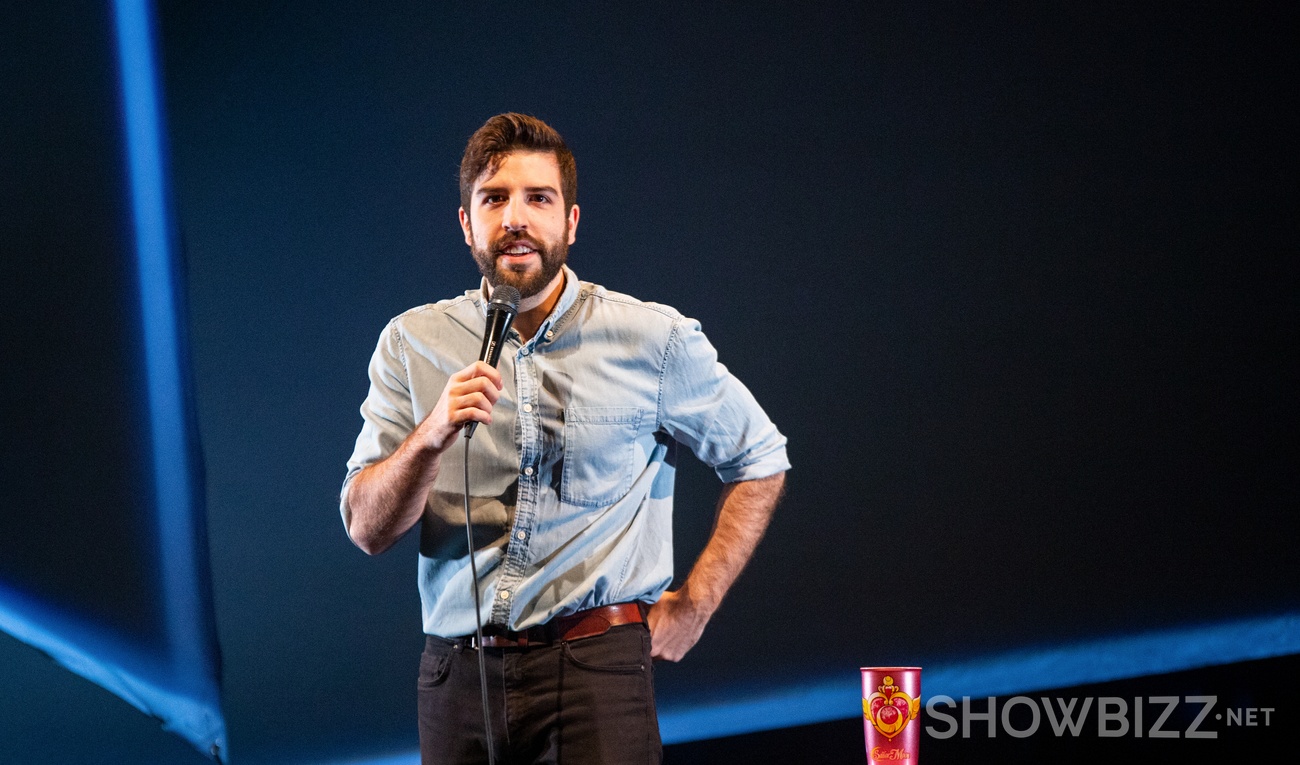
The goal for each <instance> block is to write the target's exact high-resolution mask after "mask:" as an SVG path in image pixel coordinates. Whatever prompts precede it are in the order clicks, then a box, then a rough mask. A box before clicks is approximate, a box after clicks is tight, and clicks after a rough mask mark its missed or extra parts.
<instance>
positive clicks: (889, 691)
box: [862, 675, 921, 739]
mask: <svg viewBox="0 0 1300 765" xmlns="http://www.w3.org/2000/svg"><path fill="white" fill-rule="evenodd" d="M920 711H921V700H920V699H914V698H912V697H911V696H909V695H907V693H905V692H904V691H903V689H902V688H899V687H898V686H897V685H894V678H892V677H890V676H889V675H885V678H884V683H883V684H881V685H880V686H879V689H878V690H877V691H875V692H874V693H872V694H871V695H870V696H868V697H866V698H865V699H863V700H862V714H864V715H866V718H867V719H868V720H870V721H871V725H872V727H874V728H875V729H876V730H878V731H880V733H881V735H883V736H884V737H885V738H889V739H892V738H893V737H894V736H897V735H898V734H899V733H900V732H901V731H902V730H903V728H906V727H907V724H908V723H909V722H910V721H911V720H912V718H914V717H916V716H917V715H918V714H920Z"/></svg>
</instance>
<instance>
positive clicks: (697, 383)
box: [341, 267, 790, 637]
mask: <svg viewBox="0 0 1300 765" xmlns="http://www.w3.org/2000/svg"><path fill="white" fill-rule="evenodd" d="M565 275H566V282H565V288H564V292H563V294H562V296H561V297H560V301H559V303H558V304H557V305H556V307H555V310H554V311H552V312H551V315H550V316H549V317H548V318H547V320H546V321H545V323H543V324H542V326H541V328H540V329H538V331H537V334H536V335H534V336H533V338H532V339H531V340H529V341H528V342H522V343H521V341H520V337H519V335H518V334H517V333H516V332H515V331H514V330H511V332H510V338H509V339H508V341H507V342H506V344H505V346H504V348H503V352H502V354H501V366H500V369H501V376H502V379H503V382H504V390H503V391H502V394H501V398H500V400H499V401H497V403H496V406H495V407H494V409H493V411H492V424H491V425H487V426H482V425H481V426H479V428H478V430H477V432H475V434H474V438H473V439H472V440H471V442H470V492H469V494H470V508H471V517H472V519H473V525H474V532H473V536H474V546H475V553H474V554H475V556H476V557H475V563H476V565H477V566H478V570H479V579H480V581H479V582H478V587H479V591H480V594H481V597H482V602H483V612H482V617H483V621H484V623H485V624H489V623H491V624H500V625H504V626H507V627H509V628H510V629H516V630H520V629H525V628H528V627H531V626H534V625H537V624H542V623H545V622H547V621H549V620H551V619H552V618H554V617H556V616H562V615H564V614H568V613H572V612H574V611H579V610H582V609H585V608H592V607H595V606H603V605H608V604H610V603H619V602H624V601H633V600H642V601H646V602H654V601H656V600H658V598H659V596H660V595H661V594H662V593H663V591H664V590H665V589H666V588H667V587H668V585H669V584H670V583H671V581H672V578H673V551H672V503H673V478H674V475H675V467H674V465H675V464H676V454H675V452H676V444H677V443H681V444H685V445H686V446H687V447H689V448H690V449H691V451H693V452H694V453H695V454H696V456H698V457H699V458H700V460H702V461H703V462H705V463H706V464H708V465H710V466H711V467H713V468H714V470H716V471H717V474H718V477H719V478H721V479H722V480H723V481H725V482H731V481H745V480H752V479H755V478H764V477H766V476H770V475H774V474H776V473H779V472H781V471H783V470H786V469H787V468H789V466H790V465H789V463H788V462H787V461H786V453H785V443H786V440H785V437H784V436H783V435H781V433H780V432H779V431H778V430H777V429H776V426H775V425H773V424H772V422H771V420H769V419H768V417H767V415H766V414H764V412H763V410H762V408H760V407H759V405H758V402H756V401H755V400H754V397H753V395H752V394H750V392H749V390H748V389H747V388H745V386H744V385H742V384H741V382H740V381H739V380H737V379H736V378H735V377H733V376H732V375H731V373H730V372H728V371H727V369H726V367H724V366H723V365H722V364H720V363H718V357H717V352H716V351H714V349H713V346H712V345H710V343H709V341H708V339H706V338H705V336H704V334H703V333H702V332H701V331H700V325H699V322H697V321H695V320H693V319H688V318H686V317H684V316H682V315H681V314H679V313H678V312H677V311H675V310H673V309H672V308H669V307H667V306H664V305H659V304H656V303H645V302H642V301H639V300H636V299H634V298H631V297H628V296H627V295H621V294H619V293H617V292H610V291H608V290H606V289H605V288H604V287H601V286H598V285H595V284H590V283H586V282H579V281H578V278H577V277H576V276H575V275H574V273H573V271H571V270H569V269H568V268H567V267H566V268H565ZM483 295H484V291H483V288H480V289H478V290H471V291H469V292H466V293H465V294H464V295H462V296H460V297H457V298H453V299H451V300H444V301H442V302H440V303H436V304H434V305H426V306H422V307H420V308H414V309H411V310H410V311H407V312H406V313H404V314H402V315H401V316H398V317H397V318H395V319H393V320H392V321H390V322H389V323H388V326H387V327H386V328H385V329H384V332H383V334H382V335H381V336H380V338H379V345H378V347H377V348H376V349H375V354H374V357H373V358H372V359H371V362H370V393H369V395H368V396H367V397H366V400H365V402H364V403H363V404H362V405H361V416H362V418H363V419H364V424H363V425H362V428H361V434H360V435H359V436H358V437H357V443H356V449H355V450H354V451H353V453H352V458H351V459H350V460H349V461H348V473H347V478H346V479H345V480H344V483H343V494H342V503H341V509H342V512H343V516H344V521H345V522H346V520H347V517H348V508H347V490H348V485H349V484H350V483H351V481H352V478H353V477H354V476H355V475H356V474H357V473H358V472H359V471H360V470H361V469H362V468H364V467H366V466H367V465H371V464H373V463H376V462H379V461H381V460H383V459H384V458H385V457H387V456H388V455H389V454H391V453H392V452H393V451H394V450H395V449H396V448H397V447H398V445H399V444H401V443H402V441H403V440H404V439H405V438H406V437H407V435H408V434H409V433H410V432H411V431H412V430H413V429H414V428H415V426H416V425H417V424H418V423H419V422H420V421H421V420H423V419H424V417H425V416H426V415H428V414H429V412H430V411H432V409H433V407H434V405H435V404H436V403H437V402H438V397H439V396H440V395H441V393H442V389H443V387H444V386H445V385H446V383H447V379H448V377H449V376H450V375H451V374H452V373H454V372H456V371H457V370H459V369H462V368H464V367H465V366H467V365H468V364H470V363H471V362H472V361H474V360H475V359H476V358H478V352H479V346H480V344H481V343H482V338H483V331H484V326H485V323H486V303H487V301H486V299H485V298H484V296H483ZM463 449H464V445H463V444H462V443H461V442H460V440H459V439H458V440H457V442H456V443H455V444H454V445H453V446H452V447H451V448H450V449H448V450H447V451H446V452H445V453H444V454H443V456H442V464H441V469H440V471H439V473H438V477H437V479H436V481H435V482H434V485H433V489H432V491H430V493H429V500H428V504H427V506H426V507H425V511H424V517H423V520H422V522H421V524H420V563H419V584H420V600H421V604H422V610H423V618H424V631H425V632H426V633H429V634H432V635H441V636H443V637H456V636H461V635H468V634H471V633H473V632H474V600H473V593H472V591H471V590H470V580H471V575H470V567H469V557H468V554H467V552H466V545H465V521H464V518H465V514H464V505H463V488H464V474H463V469H464V451H463Z"/></svg>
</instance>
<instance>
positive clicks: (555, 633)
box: [462, 601, 645, 648]
mask: <svg viewBox="0 0 1300 765" xmlns="http://www.w3.org/2000/svg"><path fill="white" fill-rule="evenodd" d="M643 608H645V605H644V604H642V603H640V602H639V601H638V602H635V603H615V604H614V605H612V606H600V607H599V608H589V609H587V610H586V611H578V612H577V613H572V614H569V615H568V616H559V617H556V618H554V619H552V620H550V621H549V622H547V623H546V624H540V625H538V626H536V627H529V628H528V629H526V630H523V631H520V632H515V631H514V630H507V629H502V628H501V627H497V626H495V625H491V624H489V625H486V626H484V627H483V647H485V648H518V647H526V646H534V645H551V644H553V643H563V642H565V641H568V640H579V639H581V638H588V637H595V636H596V635H603V634H605V633H606V632H608V631H609V628H610V627H618V626H621V625H624V624H643V623H644V622H645V614H644V613H643V612H642V609H643ZM462 640H464V641H465V645H467V646H469V647H471V648H473V647H475V646H476V645H477V644H478V640H477V638H476V637H475V636H473V635H471V636H469V637H468V638H462Z"/></svg>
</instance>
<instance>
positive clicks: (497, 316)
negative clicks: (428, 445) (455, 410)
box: [465, 284, 519, 438]
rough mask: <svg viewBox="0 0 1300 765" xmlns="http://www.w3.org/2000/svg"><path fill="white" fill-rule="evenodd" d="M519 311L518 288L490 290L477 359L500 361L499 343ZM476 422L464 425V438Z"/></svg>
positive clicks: (470, 435) (495, 362)
mask: <svg viewBox="0 0 1300 765" xmlns="http://www.w3.org/2000/svg"><path fill="white" fill-rule="evenodd" d="M517 313H519V290H517V289H515V288H514V287H511V286H510V285H509V284H502V285H500V286H498V287H495V288H493V290H492V301H491V302H490V303H488V315H487V329H486V330H485V331H484V332H483V347H482V348H481V349H479V352H478V360H479V361H486V362H487V363H488V364H489V365H491V366H494V367H495V366H496V365H497V364H498V363H499V362H500V361H501V344H502V343H504V342H505V339H506V333H508V332H509V331H510V324H511V322H513V321H514V320H515V314H517ZM477 426H478V423H477V422H470V423H468V424H466V425H465V438H471V437H473V435H474V429H475V428H476V427H477Z"/></svg>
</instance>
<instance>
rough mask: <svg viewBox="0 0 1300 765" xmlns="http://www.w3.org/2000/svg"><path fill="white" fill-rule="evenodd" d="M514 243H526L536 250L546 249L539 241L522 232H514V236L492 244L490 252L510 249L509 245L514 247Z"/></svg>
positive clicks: (542, 250)
mask: <svg viewBox="0 0 1300 765" xmlns="http://www.w3.org/2000/svg"><path fill="white" fill-rule="evenodd" d="M516 244H524V245H528V246H529V247H531V248H533V249H534V250H537V251H538V252H546V251H547V250H546V248H545V247H543V246H542V244H541V242H538V241H535V240H534V239H532V238H530V237H527V236H524V235H522V234H516V235H515V236H512V237H510V238H509V239H503V240H501V241H499V242H497V243H496V244H495V245H493V246H492V252H494V253H502V252H505V251H506V250H508V249H510V248H511V247H514V246H515V245H516Z"/></svg>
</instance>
